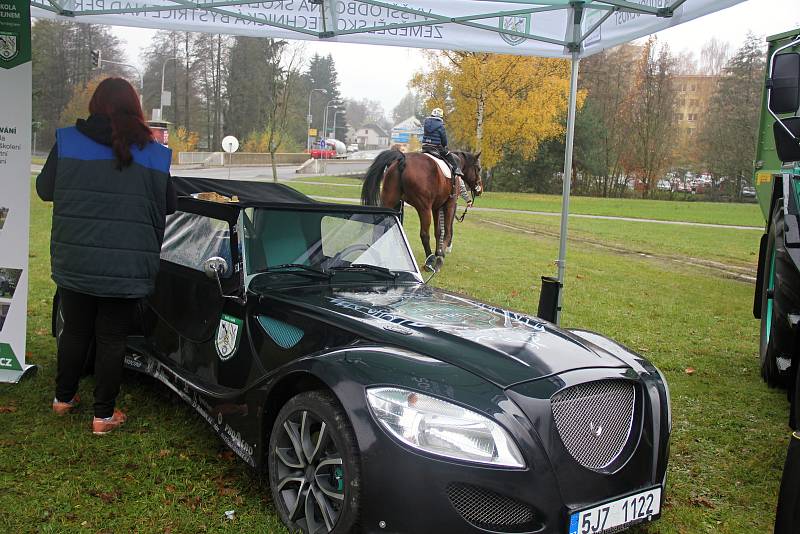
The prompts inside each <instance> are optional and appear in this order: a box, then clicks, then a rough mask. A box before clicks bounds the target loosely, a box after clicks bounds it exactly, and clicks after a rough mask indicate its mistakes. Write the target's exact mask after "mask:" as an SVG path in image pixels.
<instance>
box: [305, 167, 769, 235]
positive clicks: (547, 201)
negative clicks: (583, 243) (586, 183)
mask: <svg viewBox="0 0 800 534" xmlns="http://www.w3.org/2000/svg"><path fill="white" fill-rule="evenodd" d="M297 180H298V181H308V182H319V183H325V184H350V185H353V186H359V187H360V184H361V180H360V179H359V178H347V177H321V178H309V177H306V178H297ZM293 187H295V188H296V189H298V190H299V191H302V192H303V193H305V194H307V195H322V196H330V197H342V198H358V197H359V194H360V189H359V188H358V187H341V186H335V185H311V184H295V185H293ZM476 206H480V207H483V208H502V209H515V210H527V211H544V212H550V213H560V212H561V197H560V196H558V195H537V194H532V193H485V194H484V195H482V196H481V197H480V198H479V199H478V201H477V203H476ZM570 212H571V213H576V214H583V215H604V216H615V217H634V218H639V219H656V220H660V221H688V222H698V223H712V224H729V225H739V226H759V227H761V226H764V219H763V216H762V215H761V210H760V209H759V207H758V204H735V203H724V202H687V201H666V200H639V199H629V198H597V197H579V196H573V197H572V198H571V199H570Z"/></svg>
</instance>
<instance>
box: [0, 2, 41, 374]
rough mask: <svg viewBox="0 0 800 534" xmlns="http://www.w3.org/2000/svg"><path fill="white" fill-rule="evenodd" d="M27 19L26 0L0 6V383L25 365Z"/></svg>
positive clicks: (28, 172)
mask: <svg viewBox="0 0 800 534" xmlns="http://www.w3.org/2000/svg"><path fill="white" fill-rule="evenodd" d="M30 175H31V17H30V5H29V3H28V0H3V1H2V2H0V382H17V381H19V379H20V378H21V377H22V375H23V374H25V372H26V371H27V370H29V369H31V368H32V367H33V366H30V365H26V364H25V328H26V319H27V316H28V235H29V231H28V227H29V223H30V190H31V181H30Z"/></svg>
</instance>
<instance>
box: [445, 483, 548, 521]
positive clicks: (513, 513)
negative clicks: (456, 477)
mask: <svg viewBox="0 0 800 534" xmlns="http://www.w3.org/2000/svg"><path fill="white" fill-rule="evenodd" d="M447 496H448V498H449V499H450V503H451V504H452V505H453V508H455V509H456V511H457V512H458V513H459V514H461V517H463V518H464V519H465V520H467V521H468V522H469V523H471V524H473V525H475V526H476V527H479V528H482V529H484V530H491V531H494V532H524V531H528V530H533V529H534V528H535V523H536V516H535V514H534V512H533V510H532V509H531V507H530V506H528V505H527V504H525V503H522V502H519V501H518V500H516V499H514V498H511V497H508V496H506V495H501V494H499V493H496V492H494V491H492V490H489V489H486V488H481V487H479V486H473V485H471V484H459V483H455V484H450V485H449V486H447Z"/></svg>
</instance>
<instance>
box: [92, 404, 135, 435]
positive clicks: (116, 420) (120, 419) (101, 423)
mask: <svg viewBox="0 0 800 534" xmlns="http://www.w3.org/2000/svg"><path fill="white" fill-rule="evenodd" d="M127 420H128V416H127V415H125V414H124V413H122V411H121V410H114V415H112V416H111V417H106V418H102V417H95V418H94V419H92V434H94V435H95V436H102V435H104V434H108V433H109V432H111V431H112V430H116V429H117V428H119V427H121V426H122V425H123V424H124V423H125V421H127Z"/></svg>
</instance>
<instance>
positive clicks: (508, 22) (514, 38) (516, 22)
mask: <svg viewBox="0 0 800 534" xmlns="http://www.w3.org/2000/svg"><path fill="white" fill-rule="evenodd" d="M499 27H500V29H501V30H506V31H511V32H518V33H531V16H530V14H525V15H517V16H510V17H509V16H503V17H500V24H499ZM500 37H501V38H502V39H503V40H504V41H505V42H507V43H508V44H510V45H511V46H517V45H518V44H522V43H524V42H525V41H527V40H528V39H527V37H523V36H521V35H510V34H507V33H501V34H500Z"/></svg>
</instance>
